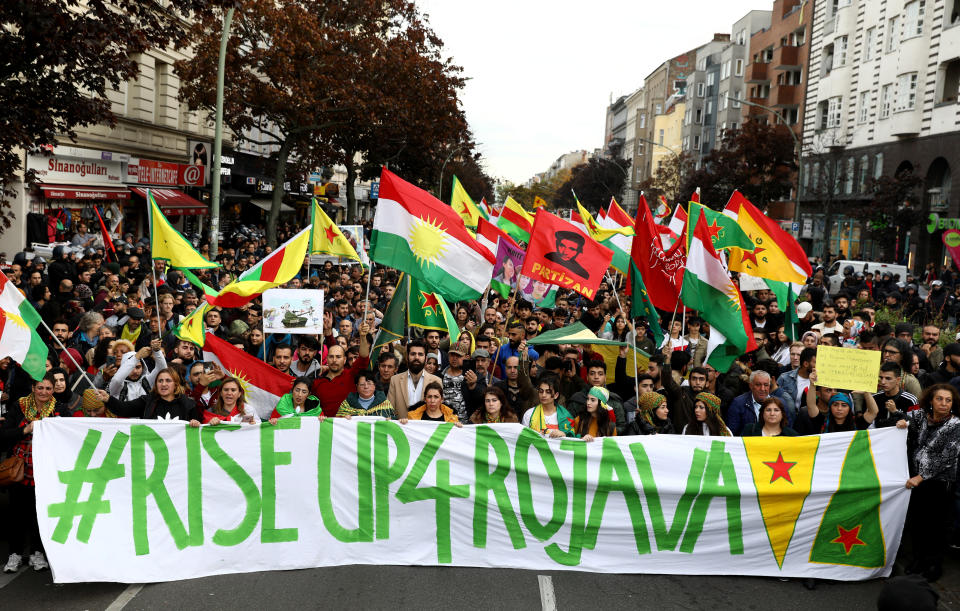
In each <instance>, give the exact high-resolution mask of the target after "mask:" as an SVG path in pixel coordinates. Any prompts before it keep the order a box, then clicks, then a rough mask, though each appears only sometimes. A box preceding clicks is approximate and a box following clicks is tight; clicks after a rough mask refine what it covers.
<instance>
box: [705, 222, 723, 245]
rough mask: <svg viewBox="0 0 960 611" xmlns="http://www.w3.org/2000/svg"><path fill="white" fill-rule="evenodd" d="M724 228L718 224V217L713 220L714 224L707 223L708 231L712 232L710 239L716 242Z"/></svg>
mask: <svg viewBox="0 0 960 611" xmlns="http://www.w3.org/2000/svg"><path fill="white" fill-rule="evenodd" d="M722 230H723V227H719V226H717V220H716V219H714V220H713V223H712V224H710V225H707V231H709V232H710V241H711V242H716V241H717V240H718V239H720V232H721V231H722Z"/></svg>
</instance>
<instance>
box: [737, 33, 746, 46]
mask: <svg viewBox="0 0 960 611" xmlns="http://www.w3.org/2000/svg"><path fill="white" fill-rule="evenodd" d="M736 41H737V44H738V45H745V44H747V31H746V30H740V31H739V32H737V39H736Z"/></svg>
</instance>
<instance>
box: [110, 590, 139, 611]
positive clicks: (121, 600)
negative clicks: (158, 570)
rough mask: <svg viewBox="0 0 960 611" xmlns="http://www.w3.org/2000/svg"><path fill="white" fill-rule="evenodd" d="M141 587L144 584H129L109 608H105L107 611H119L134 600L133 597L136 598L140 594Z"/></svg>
mask: <svg viewBox="0 0 960 611" xmlns="http://www.w3.org/2000/svg"><path fill="white" fill-rule="evenodd" d="M143 585H144V584H142V583H131V584H130V585H128V586H127V589H126V590H124V591H123V592H120V596H117V598H116V599H115V600H114V601H113V602H112V603H110V606H109V607H107V611H121V610H122V609H123V608H124V607H126V606H127V605H128V604H129V603H130V601H131V600H133V599H134V597H136V595H137V594H139V593H140V590H142V589H143Z"/></svg>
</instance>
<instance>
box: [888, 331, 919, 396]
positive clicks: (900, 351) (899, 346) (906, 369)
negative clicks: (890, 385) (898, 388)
mask: <svg viewBox="0 0 960 611" xmlns="http://www.w3.org/2000/svg"><path fill="white" fill-rule="evenodd" d="M880 358H881V360H882V361H883V362H884V363H886V362H892V363H896V364H897V365H900V368H901V369H903V380H902V382H901V384H902V388H903V390H905V391H907V392H908V393H910V394H912V395H914V396H915V397H919V396H920V395H921V394H922V393H923V389H922V388H921V386H920V381H919V380H917V376H915V375H913V374H912V373H910V366H911V364H912V361H913V351H912V350H911V349H910V346H908V345H907V343H906V342H905V341H903V340H901V339H897V338H895V337H894V338H890V339H888V340H887V341H886V342H884V344H883V348H882V349H881V351H880Z"/></svg>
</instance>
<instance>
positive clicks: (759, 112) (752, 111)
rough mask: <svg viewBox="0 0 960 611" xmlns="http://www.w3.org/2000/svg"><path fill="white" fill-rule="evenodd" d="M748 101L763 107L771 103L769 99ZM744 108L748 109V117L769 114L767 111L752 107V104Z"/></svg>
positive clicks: (751, 99) (749, 99) (750, 99)
mask: <svg viewBox="0 0 960 611" xmlns="http://www.w3.org/2000/svg"><path fill="white" fill-rule="evenodd" d="M747 101H748V102H750V103H751V104H760V105H762V106H767V105H768V104H769V103H770V100H768V99H767V98H747ZM744 106H746V107H747V116H750V117H752V116H754V115H765V114H767V111H766V110H764V109H762V108H759V107H757V106H750V104H745V105H744Z"/></svg>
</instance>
